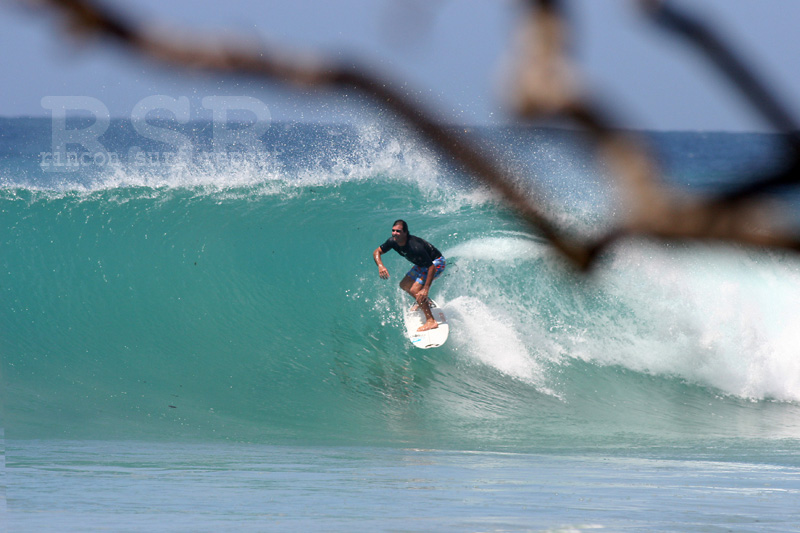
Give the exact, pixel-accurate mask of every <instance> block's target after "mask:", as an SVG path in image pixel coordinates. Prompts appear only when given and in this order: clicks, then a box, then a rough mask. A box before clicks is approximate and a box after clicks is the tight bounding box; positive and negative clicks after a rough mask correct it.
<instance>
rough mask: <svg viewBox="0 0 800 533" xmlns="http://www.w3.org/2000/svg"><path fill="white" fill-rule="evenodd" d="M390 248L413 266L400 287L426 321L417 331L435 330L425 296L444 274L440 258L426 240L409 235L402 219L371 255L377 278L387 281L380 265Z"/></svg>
mask: <svg viewBox="0 0 800 533" xmlns="http://www.w3.org/2000/svg"><path fill="white" fill-rule="evenodd" d="M392 249H394V250H395V251H396V252H397V253H399V254H400V255H402V256H403V257H405V258H406V259H408V260H409V261H411V262H412V263H414V267H413V268H412V269H411V270H409V271H408V273H407V274H406V275H405V277H404V278H403V279H402V281H400V288H401V289H403V290H404V291H406V292H407V293H408V294H410V295H411V296H412V297H413V298H414V299H415V300H416V301H417V304H418V305H419V306H420V308H421V309H422V312H423V313H425V318H426V322H425V323H424V324H423V325H422V326H420V327H419V329H418V330H417V331H427V330H429V329H434V328H438V327H439V324H437V323H436V319H435V318H433V313H432V312H431V308H430V305H428V293H429V292H430V290H431V284H432V283H433V280H434V279H436V278H438V277H439V275H440V274H441V273H442V272H444V268H445V259H444V257H443V256H442V254H441V252H439V250H437V249H436V247H435V246H433V245H432V244H431V243H429V242H428V241H426V240H424V239H420V238H419V237H416V236H414V235H409V234H408V224H406V222H405V220H397V221H395V223H394V224H392V236H391V237H390V238H389V239H387V240H386V242H385V243H383V244H381V245H380V246H378V247H377V248H375V251H374V252H373V253H372V257H373V258H374V259H375V264H376V265H378V275H379V276H380V277H381V278H382V279H389V271H388V270H387V269H386V267H385V266H383V262H382V261H381V255H383V254H385V253H386V252H388V251H389V250H392Z"/></svg>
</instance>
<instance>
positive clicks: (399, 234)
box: [392, 224, 408, 244]
mask: <svg viewBox="0 0 800 533" xmlns="http://www.w3.org/2000/svg"><path fill="white" fill-rule="evenodd" d="M392 237H394V238H395V240H396V241H397V242H399V243H401V244H402V243H403V242H405V240H406V237H408V233H406V232H405V231H403V225H402V224H397V225H395V226H392Z"/></svg>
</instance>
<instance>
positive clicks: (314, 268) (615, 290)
mask: <svg viewBox="0 0 800 533" xmlns="http://www.w3.org/2000/svg"><path fill="white" fill-rule="evenodd" d="M71 127H72V128H73V129H77V130H80V129H81V128H86V127H88V126H87V123H86V121H81V120H80V117H79V118H78V119H76V120H75V121H74V122H73V123H72V125H71ZM164 127H165V128H168V127H171V126H170V125H168V124H167V125H166V126H164ZM181 128H182V129H181ZM172 129H173V130H174V131H175V132H179V133H180V135H179V136H177V137H175V139H178V140H180V143H179V144H180V146H181V147H183V148H184V150H183V151H182V152H176V150H175V149H174V146H173V145H170V144H169V143H165V142H163V138H162V140H160V141H159V140H152V139H150V138H149V137H148V136H147V135H144V136H143V135H142V133H141V131H142V130H136V129H134V128H133V127H132V125H131V124H130V123H129V122H126V121H124V120H115V121H112V122H111V125H110V127H109V128H108V130H107V131H106V132H105V134H104V135H103V136H102V137H101V138H100V139H99V141H98V142H99V143H100V145H102V147H103V148H104V149H105V151H104V152H97V151H95V152H91V151H88V152H87V151H84V147H83V146H81V145H80V144H76V143H74V142H73V143H72V144H70V143H67V144H66V145H65V146H66V148H67V150H66V151H64V152H63V153H62V152H59V151H57V150H54V145H55V143H56V140H57V139H55V137H54V135H53V133H52V130H53V126H52V124H51V121H50V120H49V119H0V230H1V231H0V301H1V302H2V305H0V357H1V358H2V367H0V372H2V392H1V393H0V394H1V395H0V400H1V401H2V430H3V436H4V461H5V469H4V471H3V473H2V486H3V487H4V495H5V504H4V505H0V530H2V531H9V532H12V531H13V532H16V531H75V532H78V531H80V532H84V531H187V532H190V531H191V532H195V531H232V530H235V531H353V530H363V531H582V530H601V531H692V532H696V531H707V532H718V531H775V532H785V531H800V327H798V322H799V321H800V256H798V255H795V254H790V253H784V252H776V251H760V250H754V249H744V248H738V247H734V246H722V245H712V244H700V243H671V244H664V243H651V242H647V241H632V242H627V243H624V244H622V245H620V246H618V247H616V248H614V249H613V250H610V251H609V253H608V254H607V255H606V256H605V257H604V258H603V261H602V262H601V264H600V265H599V267H598V269H597V271H596V272H595V273H594V274H593V275H591V276H590V277H583V276H580V275H578V274H576V273H575V272H573V271H571V270H570V268H568V267H567V266H566V265H565V264H564V262H563V260H562V259H561V258H560V257H558V256H557V255H556V254H555V253H554V252H553V251H552V250H551V249H550V248H549V247H548V245H547V243H546V242H545V241H544V240H543V239H542V238H541V237H540V236H538V235H537V234H536V232H535V231H534V230H532V229H531V228H530V227H527V226H525V225H524V224H522V223H520V222H519V221H518V220H516V219H515V217H514V216H513V214H512V213H511V212H510V211H509V210H508V209H506V208H505V207H504V206H503V205H502V203H500V202H499V201H498V200H497V198H496V197H495V196H494V195H492V194H491V192H490V191H488V190H486V188H485V187H483V186H481V185H479V184H477V183H475V182H474V181H473V180H472V179H471V178H470V177H469V176H465V175H464V174H463V173H462V172H460V171H459V170H458V169H457V168H454V167H452V166H451V165H449V164H448V163H447V162H446V161H445V160H443V159H442V157H441V156H440V155H438V154H437V153H436V152H433V151H432V150H431V149H430V148H429V147H428V146H426V145H425V143H424V142H421V141H419V140H418V139H415V138H414V137H413V136H411V135H409V134H408V132H405V131H403V130H402V129H401V128H398V127H387V126H378V125H375V124H365V125H347V126H338V125H308V124H277V123H276V124H270V125H269V127H268V128H266V130H265V132H264V133H263V135H262V136H261V137H260V138H259V139H258V140H257V142H255V143H254V142H252V141H253V139H246V140H248V141H249V142H242V143H241V144H236V143H233V144H229V145H228V146H227V147H226V150H225V151H222V152H219V151H217V152H215V151H214V150H216V148H215V145H214V131H213V127H212V125H211V124H210V123H190V124H187V125H182V126H180V128H172ZM162 131H163V130H162ZM469 133H470V134H472V135H474V136H475V137H476V138H478V139H480V142H481V144H482V145H483V146H484V148H485V149H487V150H492V151H493V152H494V153H497V154H499V155H501V156H502V157H503V158H504V159H505V160H506V161H507V164H508V165H509V166H511V167H513V168H516V169H518V170H519V175H520V176H521V178H520V179H521V180H524V181H523V183H522V184H524V185H525V186H529V187H530V188H531V191H532V192H531V194H532V195H536V197H537V198H540V199H541V200H542V202H543V205H544V206H545V209H546V211H547V212H548V213H549V215H550V216H552V217H553V218H554V219H556V220H558V221H559V223H560V224H561V225H562V226H563V227H565V228H568V229H569V230H571V231H576V232H578V231H581V232H593V231H601V230H602V229H603V228H605V227H608V226H610V225H612V224H613V221H614V220H615V217H616V216H617V214H618V213H622V212H624V210H625V206H624V204H622V203H621V202H620V197H621V195H620V193H619V191H617V190H616V189H615V187H614V186H613V185H612V184H611V183H610V181H609V180H608V179H607V173H606V171H605V169H604V168H603V166H602V164H598V163H596V162H595V161H594V159H593V157H592V153H591V150H590V147H589V146H588V145H587V143H586V142H585V139H582V138H581V136H580V135H579V134H577V133H574V132H570V131H565V130H557V129H519V128H481V129H476V130H473V131H471V132H469ZM150 136H151V137H152V136H153V135H150ZM646 138H647V140H648V142H649V143H650V145H651V146H652V148H653V150H654V151H655V153H657V155H658V159H659V161H660V162H661V164H662V166H663V169H664V172H665V174H666V176H667V179H668V180H669V181H670V182H671V184H672V185H673V186H675V187H679V188H683V189H685V190H687V191H690V192H693V193H698V194H702V193H704V192H706V191H708V190H712V189H724V188H725V187H729V186H731V185H732V184H735V183H736V182H737V181H739V180H742V179H745V178H746V177H747V176H748V174H749V173H750V172H753V171H759V170H764V169H769V168H771V167H774V166H775V165H778V164H780V160H781V156H780V153H781V152H780V138H779V137H777V136H774V135H766V134H723V133H691V132H684V133H666V132H662V133H648V134H646ZM73 140H74V138H73ZM97 146H98V145H93V146H90V148H97ZM187 147H188V149H187ZM534 189H535V190H536V192H533V190H534ZM397 218H403V219H405V220H407V221H408V223H409V227H410V230H411V233H412V234H415V235H419V236H421V237H423V238H425V239H426V240H429V241H431V242H432V243H433V244H434V245H436V246H437V248H439V249H440V250H442V252H443V253H444V254H445V256H446V257H447V259H448V267H447V270H446V271H445V273H444V275H443V276H442V277H441V278H439V279H438V280H437V281H436V282H435V283H434V286H433V290H432V296H433V297H434V298H436V300H437V301H438V302H439V304H440V305H441V306H442V307H443V308H444V309H445V311H446V312H447V314H448V317H449V321H450V327H451V334H450V339H449V340H448V342H447V343H446V344H445V345H444V346H443V347H441V348H438V349H432V350H419V349H417V348H415V347H413V346H412V345H411V344H410V343H409V342H408V341H407V339H405V338H404V334H403V327H402V310H403V308H404V306H406V305H408V304H409V298H408V297H407V296H406V295H404V294H403V293H402V291H400V289H399V288H398V286H397V283H398V282H399V281H400V279H402V276H403V274H404V273H405V272H406V270H408V268H409V264H408V263H407V262H405V260H404V259H402V258H401V257H399V256H398V255H397V254H394V253H391V254H388V255H386V256H384V262H385V264H386V266H387V267H388V269H389V271H390V273H391V275H392V278H391V279H390V280H388V281H385V280H381V279H380V278H379V277H378V275H377V269H376V267H375V265H374V263H373V261H372V257H371V254H372V251H373V250H374V249H375V248H376V247H377V246H378V245H379V244H380V243H382V242H383V241H384V240H385V239H386V238H388V237H389V234H390V228H391V224H392V222H393V221H394V220H395V219H397Z"/></svg>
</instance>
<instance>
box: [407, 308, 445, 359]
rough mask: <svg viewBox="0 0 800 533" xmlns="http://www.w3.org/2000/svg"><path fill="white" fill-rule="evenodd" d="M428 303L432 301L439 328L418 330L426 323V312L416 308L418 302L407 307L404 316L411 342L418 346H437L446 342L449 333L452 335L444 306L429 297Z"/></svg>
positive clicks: (432, 310) (434, 316)
mask: <svg viewBox="0 0 800 533" xmlns="http://www.w3.org/2000/svg"><path fill="white" fill-rule="evenodd" d="M428 303H430V306H431V312H432V313H433V318H435V319H436V322H437V323H438V324H439V327H438V328H435V329H429V330H427V331H417V328H419V327H420V326H421V325H422V324H424V323H425V313H423V312H422V309H419V308H417V309H414V307H416V304H414V305H412V306H411V307H409V308H408V309H406V312H405V314H404V317H403V318H404V319H405V323H406V335H408V339H409V340H410V341H411V344H413V345H414V346H416V347H417V348H436V347H437V346H441V345H442V344H444V343H445V341H446V340H447V337H448V335H450V325H449V324H448V323H447V317H446V316H445V314H444V311H443V310H442V308H441V307H439V306H438V305H436V302H434V301H433V300H430V299H429V300H428Z"/></svg>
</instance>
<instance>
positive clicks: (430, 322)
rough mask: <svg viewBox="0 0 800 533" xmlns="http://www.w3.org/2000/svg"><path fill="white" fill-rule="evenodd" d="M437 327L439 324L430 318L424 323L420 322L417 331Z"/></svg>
mask: <svg viewBox="0 0 800 533" xmlns="http://www.w3.org/2000/svg"><path fill="white" fill-rule="evenodd" d="M438 327H439V324H438V323H437V322H436V321H435V320H434V319H430V320H428V321H427V322H425V323H424V324H422V325H421V326H420V327H419V328H418V329H417V331H428V330H429V329H436V328H438Z"/></svg>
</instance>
